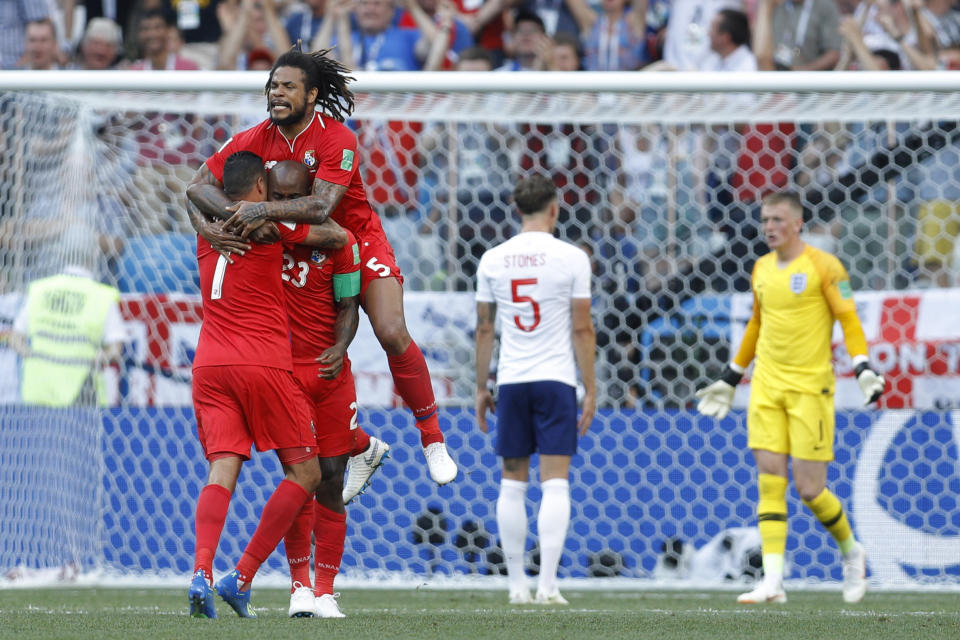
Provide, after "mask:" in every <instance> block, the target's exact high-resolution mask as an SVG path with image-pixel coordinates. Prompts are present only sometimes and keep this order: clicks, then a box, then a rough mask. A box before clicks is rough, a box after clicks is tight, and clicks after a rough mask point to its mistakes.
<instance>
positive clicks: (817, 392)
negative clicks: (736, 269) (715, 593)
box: [696, 192, 884, 604]
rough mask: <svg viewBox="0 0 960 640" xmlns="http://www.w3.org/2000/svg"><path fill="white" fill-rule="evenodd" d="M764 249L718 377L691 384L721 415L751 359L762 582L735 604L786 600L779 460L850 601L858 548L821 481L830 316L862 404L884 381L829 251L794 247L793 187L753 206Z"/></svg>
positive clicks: (854, 595) (829, 405)
mask: <svg viewBox="0 0 960 640" xmlns="http://www.w3.org/2000/svg"><path fill="white" fill-rule="evenodd" d="M761 220H762V225H763V233H764V236H765V239H766V242H767V246H769V247H770V249H771V251H770V253H768V254H767V255H765V256H763V257H762V258H760V259H759V260H757V262H756V265H755V266H754V268H753V275H752V278H751V281H752V288H753V315H752V317H751V318H750V322H749V323H748V324H747V328H746V332H745V333H744V336H743V342H742V343H741V344H740V350H739V351H738V352H737V355H736V357H735V358H734V359H733V362H731V363H730V365H729V366H728V367H727V368H726V369H725V370H724V372H723V374H722V375H721V379H720V380H718V381H716V382H714V383H713V384H711V385H709V386H707V387H706V388H704V389H700V390H699V391H697V394H696V395H697V398H699V402H698V403H697V409H698V410H699V411H700V413H702V414H704V415H707V416H713V417H716V418H718V419H719V418H723V417H724V416H726V415H727V412H728V411H729V410H730V405H731V404H732V403H733V395H734V387H736V385H737V383H739V382H740V378H741V377H742V376H743V372H744V369H746V367H747V366H748V365H749V364H750V361H751V360H753V359H754V357H756V366H755V367H754V372H753V382H752V386H751V391H750V405H749V408H748V410H747V444H748V446H749V447H750V449H752V450H753V456H754V459H755V460H756V463H757V471H758V472H759V478H758V484H759V492H758V493H759V497H760V499H759V502H758V504H757V520H758V527H759V529H760V539H761V546H762V552H763V573H764V578H763V581H762V582H761V583H760V584H759V585H758V586H757V588H755V589H754V590H753V591H750V592H748V593H744V594H742V595H741V596H740V597H739V598H737V601H738V602H740V603H744V604H754V603H762V602H786V600H787V596H786V593H785V592H784V590H783V553H784V549H785V547H786V540H787V502H786V491H787V463H788V462H789V460H790V459H791V458H792V459H793V483H794V486H795V487H796V489H797V493H798V494H799V495H800V498H801V499H802V500H803V502H804V504H806V505H807V507H809V509H810V510H811V511H812V512H813V514H814V515H815V516H816V517H817V519H818V520H819V521H820V522H821V523H822V524H823V526H824V528H826V529H827V531H829V532H830V534H831V535H832V536H833V538H834V539H835V540H836V541H837V546H838V547H839V548H840V552H841V553H842V554H843V599H844V601H846V602H859V601H860V600H861V599H862V598H863V595H864V593H865V592H866V589H867V582H866V554H865V552H864V549H863V546H862V545H861V544H860V543H859V542H857V540H856V538H855V537H854V535H853V531H852V530H851V529H850V523H849V522H848V520H847V516H846V514H845V513H844V510H843V506H842V505H841V504H840V501H839V500H838V499H837V497H836V496H835V495H833V493H831V492H830V490H829V489H827V488H826V481H827V463H828V462H830V461H831V460H833V427H834V411H833V392H834V378H833V366H832V362H831V360H832V353H831V348H830V338H831V334H832V332H833V323H834V320H839V321H840V325H841V326H842V327H843V336H844V341H845V342H846V346H847V351H848V352H849V353H850V356H851V358H853V365H854V370H855V372H856V375H857V382H858V383H859V385H860V389H861V390H862V391H863V394H864V399H865V401H866V403H867V404H869V403H871V402H875V401H876V400H877V399H878V398H879V397H880V394H881V393H883V386H884V380H883V378H882V377H881V376H880V375H879V374H877V372H876V371H874V370H873V369H872V368H871V367H870V365H869V363H868V362H867V341H866V338H865V337H864V334H863V328H862V327H861V326H860V320H859V318H858V317H857V310H856V307H855V306H854V303H853V294H852V292H851V290H850V280H849V277H848V276H847V272H846V270H845V269H844V268H843V265H842V264H840V261H839V260H838V259H837V258H836V257H835V256H833V255H831V254H829V253H826V252H824V251H820V250H819V249H815V248H813V247H811V246H808V245H806V244H804V242H803V240H802V239H801V237H800V230H801V228H802V226H803V205H802V204H801V202H800V199H799V198H798V197H797V196H796V195H795V194H793V193H789V192H781V193H775V194H772V195H770V196H767V198H766V199H764V202H763V208H762V211H761Z"/></svg>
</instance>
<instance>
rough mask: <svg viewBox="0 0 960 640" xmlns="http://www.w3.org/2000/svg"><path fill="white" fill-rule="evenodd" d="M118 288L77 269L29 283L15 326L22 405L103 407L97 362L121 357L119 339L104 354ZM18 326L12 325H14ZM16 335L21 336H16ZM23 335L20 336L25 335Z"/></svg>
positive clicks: (116, 315) (116, 312)
mask: <svg viewBox="0 0 960 640" xmlns="http://www.w3.org/2000/svg"><path fill="white" fill-rule="evenodd" d="M119 299H120V292H119V291H118V290H117V289H115V288H114V287H111V286H108V285H105V284H101V283H99V282H97V281H96V280H94V279H93V277H92V274H90V273H89V272H86V271H85V270H83V269H80V268H68V269H67V270H65V271H64V272H63V273H60V274H57V275H55V276H50V277H49V278H43V279H41V280H37V281H35V282H33V283H32V284H31V285H30V287H29V289H28V290H27V297H26V305H25V307H24V309H23V311H21V317H18V322H17V323H15V326H14V332H15V333H14V336H15V338H17V337H19V340H16V339H15V341H14V347H15V348H17V350H18V351H19V352H20V354H21V356H22V357H23V370H22V375H21V380H20V389H21V396H22V399H23V402H24V403H25V404H34V405H42V406H47V407H68V406H72V405H78V404H79V405H87V406H92V405H94V404H99V405H100V406H104V405H106V395H105V387H104V384H103V376H102V371H101V370H100V368H101V363H102V361H103V360H104V359H105V358H104V356H106V357H107V358H106V359H115V358H117V357H119V355H120V349H121V348H122V338H121V339H120V340H116V339H115V338H114V340H113V341H111V342H110V344H108V345H107V346H108V348H109V350H108V351H109V352H107V353H104V350H103V346H104V342H105V340H104V338H105V330H106V328H107V324H108V316H111V315H112V316H113V320H112V321H113V322H114V324H116V322H118V320H119V308H118V301H119ZM18 324H19V325H22V326H17V325H18ZM17 334H20V335H19V336H18V335H17ZM24 338H25V339H24Z"/></svg>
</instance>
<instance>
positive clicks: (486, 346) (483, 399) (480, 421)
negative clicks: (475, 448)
mask: <svg viewBox="0 0 960 640" xmlns="http://www.w3.org/2000/svg"><path fill="white" fill-rule="evenodd" d="M496 318H497V305H496V303H494V302H478V303H477V331H476V342H477V344H476V354H475V356H476V357H475V359H474V360H475V362H476V377H477V391H476V407H475V408H476V411H477V426H479V427H480V430H481V431H483V432H484V433H486V432H487V411H496V404H495V403H494V400H493V394H492V393H490V390H489V389H488V388H487V379H488V378H489V377H490V359H491V358H492V357H493V327H494V322H495V321H496Z"/></svg>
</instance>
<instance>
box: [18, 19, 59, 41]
mask: <svg viewBox="0 0 960 640" xmlns="http://www.w3.org/2000/svg"><path fill="white" fill-rule="evenodd" d="M32 24H39V25H44V26H47V27H50V33H52V34H53V39H54V40H56V39H57V25H55V24H54V23H53V20H51V19H50V18H40V19H39V20H30V21H29V22H27V25H26V26H27V27H29V26H30V25H32ZM24 33H26V29H24Z"/></svg>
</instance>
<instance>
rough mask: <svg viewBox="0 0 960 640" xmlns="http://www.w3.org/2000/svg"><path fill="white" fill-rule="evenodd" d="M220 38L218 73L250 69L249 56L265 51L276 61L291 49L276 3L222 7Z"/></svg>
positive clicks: (251, 0)
mask: <svg viewBox="0 0 960 640" xmlns="http://www.w3.org/2000/svg"><path fill="white" fill-rule="evenodd" d="M217 17H218V18H219V19H220V28H221V30H222V31H223V35H222V36H221V37H220V43H219V48H218V51H217V69H223V70H230V69H239V70H241V71H245V70H247V69H249V64H250V54H251V52H253V51H254V50H255V49H266V50H268V51H270V52H271V53H272V54H273V56H274V58H277V57H278V56H280V55H281V54H282V53H283V52H285V51H286V50H287V49H289V48H290V40H289V38H288V37H287V32H286V30H285V29H284V28H283V25H282V24H280V18H279V17H278V16H277V10H276V7H275V6H274V0H239V2H237V3H234V2H226V3H223V4H221V5H220V7H219V8H218V11H217Z"/></svg>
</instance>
